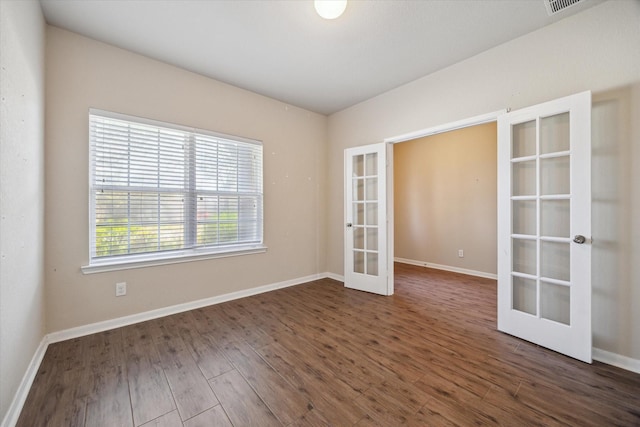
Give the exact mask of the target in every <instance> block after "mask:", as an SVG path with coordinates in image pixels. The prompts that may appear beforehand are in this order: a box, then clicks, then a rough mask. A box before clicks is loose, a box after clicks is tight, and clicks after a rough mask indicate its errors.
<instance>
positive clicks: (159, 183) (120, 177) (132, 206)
mask: <svg viewBox="0 0 640 427" xmlns="http://www.w3.org/2000/svg"><path fill="white" fill-rule="evenodd" d="M89 134H90V147H91V154H90V156H91V162H90V193H91V194H90V209H89V210H90V224H91V230H90V236H91V237H90V266H88V267H86V269H89V270H90V269H91V267H92V266H96V265H105V264H128V263H131V262H133V263H135V262H143V264H145V265H146V264H147V263H146V262H145V261H147V262H148V261H150V260H151V261H157V260H167V259H176V258H178V259H181V260H184V259H185V258H186V259H189V258H191V257H194V256H196V257H197V256H201V255H208V256H211V255H222V254H225V255H228V254H229V253H236V252H243V251H245V252H246V251H255V250H262V251H264V246H262V243H263V240H262V203H263V195H262V143H261V142H258V141H252V140H248V139H244V138H237V137H231V136H228V135H220V134H216V133H213V132H208V131H203V130H198V129H191V128H185V127H182V126H177V125H172V124H168V123H161V122H156V121H151V120H146V119H140V118H136V117H130V116H124V115H121V114H115V113H109V112H104V111H98V110H90V112H89ZM84 270H85V268H83V271H84Z"/></svg>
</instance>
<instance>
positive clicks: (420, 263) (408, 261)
mask: <svg viewBox="0 0 640 427" xmlns="http://www.w3.org/2000/svg"><path fill="white" fill-rule="evenodd" d="M394 261H395V262H400V263H402V264H410V265H417V266H418V267H427V268H435V269H436V270H444V271H451V272H453V273H460V274H466V275H469V276H476V277H484V278H485V279H493V280H498V275H497V274H494V273H485V272H484V271H476V270H469V269H466V268H459V267H452V266H449V265H441V264H434V263H431V262H424V261H415V260H412V259H406V258H394Z"/></svg>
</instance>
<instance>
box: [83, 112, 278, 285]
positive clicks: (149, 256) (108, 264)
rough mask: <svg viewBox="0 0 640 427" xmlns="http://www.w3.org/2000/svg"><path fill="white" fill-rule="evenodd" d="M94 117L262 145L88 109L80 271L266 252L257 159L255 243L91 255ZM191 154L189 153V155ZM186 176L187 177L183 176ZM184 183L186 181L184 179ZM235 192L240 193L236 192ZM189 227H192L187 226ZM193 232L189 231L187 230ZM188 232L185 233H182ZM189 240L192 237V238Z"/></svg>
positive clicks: (191, 220) (192, 184)
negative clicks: (85, 225) (84, 248)
mask: <svg viewBox="0 0 640 427" xmlns="http://www.w3.org/2000/svg"><path fill="white" fill-rule="evenodd" d="M92 116H98V117H103V118H107V119H115V120H122V121H126V122H130V123H135V124H141V125H148V126H153V127H158V128H164V129H170V130H177V131H180V132H185V133H188V134H189V135H190V141H191V142H192V143H193V140H194V139H195V138H196V136H203V137H213V138H217V139H221V140H226V141H233V142H237V143H241V144H252V145H258V146H260V147H261V148H262V142H261V141H257V140H253V139H248V138H243V137H237V136H232V135H227V134H222V133H218V132H212V131H208V130H202V129H197V128H191V127H186V126H180V125H176V124H172V123H166V122H161V121H157V120H151V119H146V118H140V117H135V116H130V115H125V114H120V113H114V112H110V111H103V110H98V109H90V110H89V116H88V119H89V120H88V123H89V143H90V150H89V242H88V243H89V264H88V265H85V266H82V267H81V270H82V272H83V273H85V274H90V273H99V272H105V271H112V270H122V269H130V268H139V267H148V266H154V265H165V264H174V263H182V262H190V261H195V260H201V259H211V258H222V257H229V256H237V255H247V254H255V253H263V252H266V250H267V247H266V246H265V245H264V230H263V227H264V225H263V221H264V220H263V212H264V192H263V176H264V165H263V164H262V161H263V160H262V158H261V159H260V170H261V176H260V183H259V194H260V197H259V200H260V206H259V209H258V212H259V214H258V215H259V218H258V221H257V227H258V231H257V234H258V235H259V239H258V240H259V241H258V242H252V243H232V244H227V245H214V246H208V245H201V246H198V245H197V242H196V241H195V240H193V241H191V242H186V243H185V244H188V245H189V247H185V248H182V249H177V250H170V251H159V252H145V253H140V254H124V255H117V256H94V255H95V245H96V230H97V228H96V197H95V194H96V193H95V191H96V187H97V186H96V184H95V182H94V181H95V165H94V160H93V159H94V143H93V141H92V135H91V117H92ZM191 147H193V145H191ZM185 150H190V151H191V149H190V148H185ZM190 155H191V156H194V155H193V152H192V153H191V154H190ZM190 161H193V162H195V157H192V158H191V160H190ZM194 164H195V163H194ZM185 179H187V178H185ZM185 182H187V181H185ZM188 182H189V187H191V188H195V174H189V178H188ZM238 194H240V193H239V192H238ZM191 212H192V213H193V215H194V216H193V217H190V216H189V215H185V216H184V224H185V229H188V228H189V226H188V224H192V225H193V224H194V223H195V222H196V221H197V220H196V215H197V211H196V210H195V209H194V210H191ZM191 228H193V227H191ZM191 231H192V232H193V230H191ZM185 234H188V233H185ZM185 239H186V240H188V239H190V238H189V237H185ZM192 239H193V237H192Z"/></svg>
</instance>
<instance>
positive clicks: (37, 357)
mask: <svg viewBox="0 0 640 427" xmlns="http://www.w3.org/2000/svg"><path fill="white" fill-rule="evenodd" d="M326 277H330V278H332V279H336V280H338V279H337V278H336V277H337V276H336V275H334V274H332V273H320V274H313V275H310V276H305V277H300V278H297V279H291V280H285V281H283V282H278V283H272V284H270V285H264V286H258V287H256V288H251V289H245V290H242V291H238V292H231V293H229V294H224V295H218V296H215V297H211V298H204V299H201V300H197V301H191V302H187V303H184V304H177V305H172V306H170V307H164V308H159V309H157V310H151V311H145V312H143V313H137V314H132V315H130V316H124V317H119V318H116V319H111V320H105V321H102V322H96V323H91V324H89V325H84V326H78V327H76V328H70V329H65V330H62V331H57V332H52V333H50V334H47V335H45V336H44V337H43V338H42V341H40V345H39V346H38V348H37V350H36V352H35V354H34V355H33V358H32V359H31V362H30V363H29V366H28V367H27V371H26V372H25V374H24V377H23V378H22V381H21V382H20V386H19V387H18V390H17V391H16V394H15V395H14V398H13V401H12V402H11V405H10V406H9V409H8V410H7V413H6V415H5V417H4V419H3V420H2V424H0V427H14V426H15V425H16V423H17V422H18V417H20V412H21V411H22V407H23V406H24V402H25V401H26V400H27V395H28V394H29V390H30V389H31V385H32V384H33V380H34V379H35V376H36V373H37V372H38V369H39V368H40V363H42V359H43V357H44V354H45V352H46V351H47V348H48V347H49V344H53V343H55V342H59V341H65V340H68V339H72V338H78V337H82V336H85V335H90V334H95V333H97V332H102V331H107V330H109V329H115V328H119V327H122V326H128V325H133V324H134V323H139V322H144V321H147V320H152V319H157V318H159V317H164V316H170V315H172V314H177V313H182V312H184V311H189V310H193V309H196V308H201V307H206V306H209V305H215V304H220V303H223V302H227V301H232V300H236V299H240V298H244V297H249V296H252V295H258V294H262V293H265V292H270V291H275V290H277V289H282V288H288V287H290V286H296V285H301V284H303V283H307V282H312V281H314V280H318V279H324V278H326Z"/></svg>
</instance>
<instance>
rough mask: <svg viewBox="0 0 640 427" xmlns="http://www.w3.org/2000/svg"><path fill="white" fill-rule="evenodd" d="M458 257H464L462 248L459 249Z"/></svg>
mask: <svg viewBox="0 0 640 427" xmlns="http://www.w3.org/2000/svg"><path fill="white" fill-rule="evenodd" d="M458 258H464V251H463V250H462V249H458Z"/></svg>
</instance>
